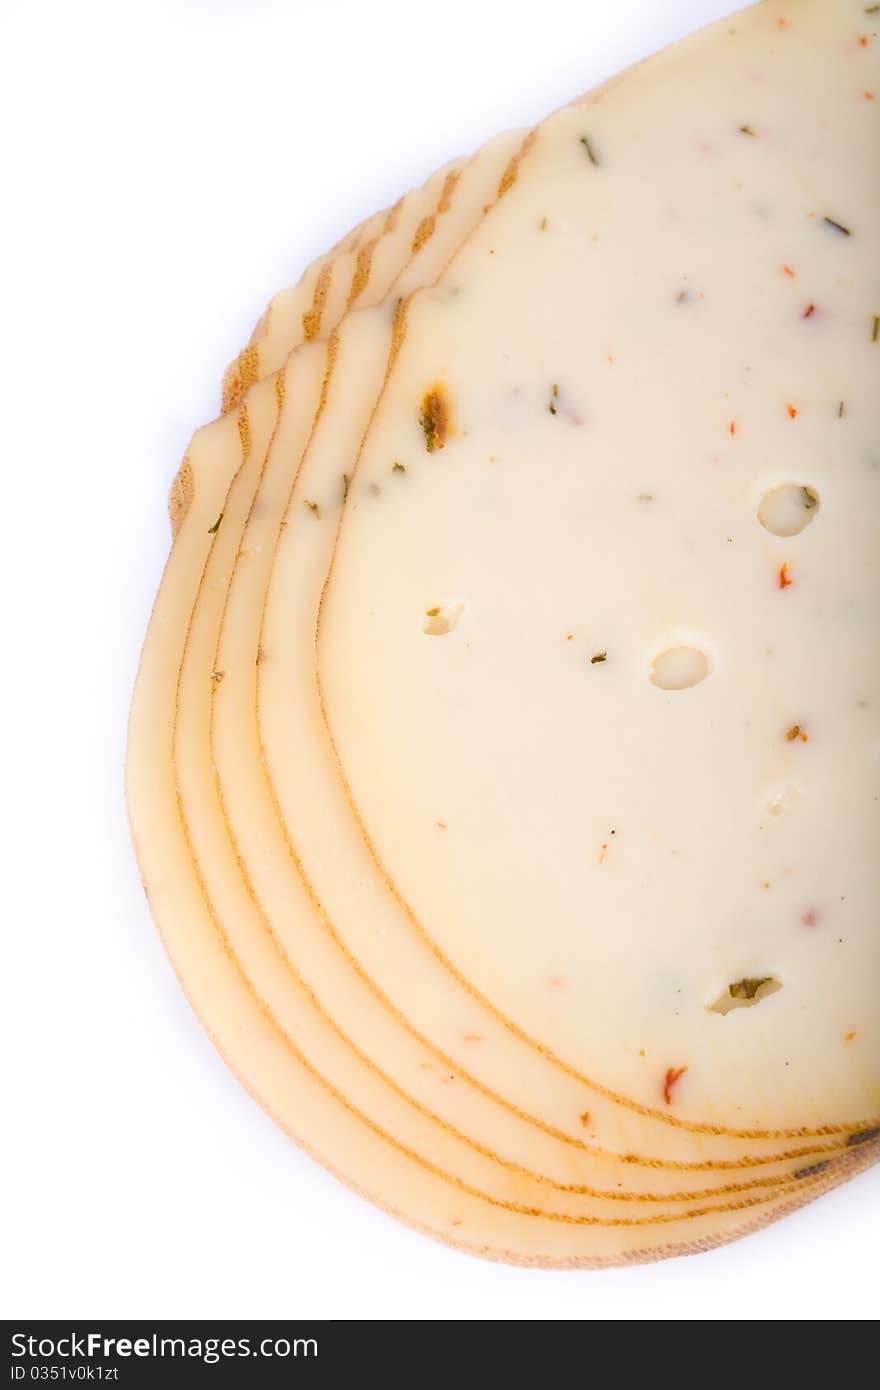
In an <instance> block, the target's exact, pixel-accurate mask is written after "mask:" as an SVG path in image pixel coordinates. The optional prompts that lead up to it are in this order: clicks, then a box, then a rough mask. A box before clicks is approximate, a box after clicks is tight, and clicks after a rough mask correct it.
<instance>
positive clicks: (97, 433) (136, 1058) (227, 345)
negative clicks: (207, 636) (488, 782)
mask: <svg viewBox="0 0 880 1390" xmlns="http://www.w3.org/2000/svg"><path fill="white" fill-rule="evenodd" d="M732 3H733V0H702V2H700V0H663V3H659V0H658V3H650V0H649V3H646V0H613V3H611V0H571V2H570V3H565V0H535V3H532V4H528V5H526V4H520V5H517V4H513V3H510V0H497V3H496V0H485V3H481V0H443V3H442V4H437V5H434V4H420V3H418V0H370V2H369V3H365V2H364V0H353V2H349V0H286V2H285V0H276V3H272V0H225V3H224V2H222V0H176V3H171V0H167V3H162V2H161V0H156V3H148V0H144V3H140V4H135V3H113V4H107V5H102V4H101V3H98V2H97V0H79V3H76V4H73V3H69V2H65V0H57V3H51V0H44V2H43V3H40V0H21V3H15V0H0V131H2V137H0V138H2V142H3V154H2V166H0V167H2V171H3V175H2V185H0V187H2V194H3V197H4V203H5V211H4V212H3V215H2V220H0V281H2V284H0V289H2V296H0V313H2V331H0V353H2V360H0V392H2V414H0V427H2V469H3V473H2V478H3V493H2V499H3V510H4V516H5V525H4V532H5V534H4V540H3V544H2V547H0V555H2V565H3V570H4V575H3V588H2V593H3V603H4V615H3V623H2V636H3V644H4V666H5V677H4V681H3V685H2V687H0V688H2V692H3V698H4V701H5V702H6V709H5V714H4V720H3V726H2V727H3V730H4V745H3V762H2V780H3V793H4V797H3V799H4V802H5V804H6V806H7V810H8V811H9V813H10V815H9V823H8V824H7V830H6V838H5V841H4V848H5V854H4V863H3V877H2V898H0V915H2V929H3V936H4V953H3V971H2V976H3V987H4V992H5V993H6V995H7V998H6V1002H5V1004H4V1006H3V1009H2V1018H3V1025H4V1029H8V1036H7V1037H6V1040H5V1043H4V1052H3V1055H4V1061H5V1063H6V1064H7V1067H8V1068H9V1069H10V1070H11V1072H12V1075H11V1078H10V1082H11V1098H10V1100H9V1101H8V1103H7V1105H6V1107H5V1114H6V1115H7V1116H8V1121H9V1122H8V1126H7V1129H6V1139H5V1142H4V1146H3V1158H4V1167H5V1168H6V1170H7V1171H6V1174H5V1178H4V1182H3V1188H2V1191H3V1196H4V1199H5V1200H6V1201H7V1202H8V1204H9V1207H10V1211H9V1214H8V1216H7V1218H6V1219H5V1222H4V1226H5V1235H4V1245H5V1247H6V1248H5V1253H6V1259H5V1261H4V1264H5V1266H6V1268H5V1271H4V1275H3V1278H4V1280H8V1287H7V1288H6V1289H5V1291H4V1293H3V1305H2V1309H0V1311H2V1313H3V1314H4V1315H6V1316H13V1315H15V1316H43V1317H49V1316H56V1317H64V1316H69V1317H74V1316H76V1317H83V1316H86V1315H88V1316H91V1317H95V1316H99V1317H108V1318H109V1317H120V1316H136V1315H137V1316H143V1317H151V1316H156V1317H158V1316H177V1317H183V1316H196V1317H199V1316H209V1317H235V1316H238V1317H257V1316H261V1315H264V1316H285V1315H288V1316H307V1315H309V1316H321V1317H337V1318H345V1317H349V1318H366V1319H385V1318H396V1317H402V1318H414V1317H428V1318H436V1319H453V1318H490V1319H513V1318H515V1319H523V1318H534V1319H551V1318H585V1319H593V1318H601V1319H604V1318H610V1319H629V1318H650V1319H664V1320H666V1319H670V1318H674V1319H679V1318H687V1319H692V1318H694V1319H702V1318H713V1319H714V1318H723V1319H734V1318H745V1317H748V1318H772V1319H803V1318H833V1319H839V1318H866V1317H873V1316H875V1315H876V1313H877V1311H878V1298H877V1294H876V1273H875V1271H876V1264H875V1259H876V1237H877V1230H878V1225H880V1168H875V1169H874V1170H873V1171H872V1172H871V1173H869V1174H866V1175H865V1176H863V1177H860V1178H859V1179H857V1180H856V1181H855V1182H853V1183H851V1184H850V1185H849V1186H848V1187H846V1188H844V1189H843V1190H841V1191H839V1192H836V1193H833V1194H831V1195H830V1196H828V1197H825V1198H823V1200H822V1201H821V1202H820V1203H819V1204H817V1205H816V1206H814V1207H812V1208H809V1209H808V1210H806V1211H804V1212H802V1213H800V1214H798V1215H796V1216H794V1217H792V1218H789V1219H788V1220H787V1221H785V1222H784V1223H782V1224H781V1225H777V1226H774V1227H772V1228H771V1229H769V1230H768V1231H766V1232H764V1233H762V1234H760V1235H757V1236H753V1237H751V1238H750V1239H749V1240H747V1241H743V1242H740V1243H739V1244H737V1245H735V1246H732V1247H729V1248H726V1249H723V1250H720V1251H717V1252H715V1253H713V1254H710V1255H704V1256H701V1257H699V1258H698V1259H687V1260H677V1261H674V1262H671V1263H667V1264H664V1265H653V1266H648V1267H646V1268H643V1269H634V1270H622V1271H609V1272H607V1273H600V1274H597V1273H544V1272H537V1271H528V1270H518V1269H512V1268H503V1267H500V1266H494V1265H489V1264H484V1263H481V1262H479V1261H477V1260H475V1259H471V1258H468V1257H467V1256H464V1255H459V1254H456V1253H453V1252H451V1251H448V1250H446V1249H443V1248H441V1247H439V1246H436V1245H434V1244H432V1243H430V1242H429V1241H427V1240H425V1239H424V1238H422V1237H420V1236H417V1235H415V1234H412V1233H411V1232H410V1231H408V1230H406V1229H404V1228H403V1227H401V1226H399V1225H397V1224H395V1223H394V1222H393V1221H391V1220H390V1219H388V1218H386V1217H385V1216H383V1215H381V1214H380V1213H379V1212H377V1211H374V1210H373V1209H372V1208H370V1207H368V1206H367V1205H366V1204H364V1203H363V1202H361V1201H360V1200H359V1199H357V1198H356V1197H354V1196H352V1195H351V1194H350V1193H348V1192H347V1191H346V1190H344V1189H343V1188H342V1187H340V1186H338V1185H337V1184H336V1183H335V1182H334V1181H333V1180H332V1179H331V1178H330V1177H328V1176H327V1175H325V1174H324V1172H323V1171H322V1170H321V1169H319V1168H318V1167H317V1166H316V1165H315V1164H314V1163H313V1162H311V1161H310V1160H309V1159H307V1158H305V1157H304V1156H303V1155H301V1154H300V1153H299V1152H298V1151H297V1150H296V1149H294V1148H293V1147H292V1146H291V1145H290V1144H289V1143H288V1142H287V1141H286V1140H285V1139H284V1138H283V1137H282V1136H281V1134H280V1133H278V1132H277V1131H276V1130H275V1129H274V1127H273V1126H272V1124H271V1123H270V1122H269V1121H268V1120H267V1119H266V1118H265V1117H264V1116H263V1115H262V1113H261V1112H260V1111H259V1110H258V1109H257V1108H256V1107H255V1106H254V1105H253V1104H252V1103H251V1102H250V1101H249V1100H248V1099H247V1097H246V1096H245V1095H244V1094H243V1093H242V1092H241V1091H240V1090H239V1089H238V1087H237V1085H236V1083H235V1082H234V1081H233V1080H232V1078H231V1076H229V1075H228V1073H227V1072H226V1070H225V1068H224V1066H223V1065H222V1064H221V1062H220V1060H219V1058H218V1057H217V1056H216V1055H215V1053H214V1051H213V1049H212V1048H211V1045H210V1044H209V1043H208V1041H207V1039H206V1038H205V1037H204V1036H203V1034H202V1032H201V1029H200V1028H199V1026H198V1025H197V1023H196V1022H195V1019H194V1018H193V1017H192V1015H191V1014H190V1012H189V1009H188V1007H187V1005H186V1004H185V1002H184V1000H183V997H182V995H181V992H180V989H179V988H178V986H177V984H176V982H175V980H174V978H173V976H172V973H171V970H170V968H169V966H168V965H167V963H166V961H165V958H164V956H163V953H162V951H161V949H160V946H159V943H158V939H157V937H156V934H155V932H154V929H153V927H152V924H151V922H150V919H149V916H148V913H147V908H146V904H145V901H144V896H143V892H142V890H141V888H140V884H139V881H138V877H137V873H136V871H135V865H134V860H133V856H132V852H131V849H130V846H129V841H128V834H127V826H126V820H125V811H124V805H123V799H122V769H123V756H124V739H125V721H126V715H127V706H128V700H129V695H130V691H131V685H132V681H133V679H134V673H135V668H136V662H137V657H138V650H139V646H140V642H141V639H142V636H143V633H144V629H145V627H146V623H147V618H148V615H149V610H150V605H151V602H152V598H153V595H154V592H155V589H156V586H157V584H158V580H159V576H160V572H161V568H162V564H163V561H164V558H165V554H166V551H167V546H168V539H169V533H168V525H167V519H166V515H165V492H166V487H167V484H168V482H169V480H170V478H171V476H172V474H173V472H174V470H175V468H176V465H177V463H178V461H179V459H180V457H181V455H182V453H183V451H184V448H185V445H186V443H187V439H188V436H189V435H190V433H191V432H192V430H193V429H194V428H195V427H196V426H197V425H199V424H200V423H202V422H203V421H205V420H207V419H209V418H210V417H211V416H212V415H213V414H215V413H216V410H217V404H218V383H219V380H220V375H221V371H222V369H223V367H224V365H225V364H226V362H227V361H228V360H229V359H230V358H231V357H232V356H233V355H234V353H235V352H236V351H237V349H238V348H239V347H240V346H241V345H242V344H243V342H244V341H245V340H246V338H247V336H248V334H249V332H250V329H251V327H252V325H253V322H254V320H255V319H256V317H257V316H258V314H259V312H260V311H261V309H262V307H263V305H264V303H265V301H266V300H267V299H268V298H269V296H270V295H271V294H272V293H273V292H274V291H275V290H276V289H278V288H280V287H281V286H282V285H285V284H288V283H291V282H292V281H293V280H295V279H296V278H297V277H298V275H299V273H300V271H301V269H302V268H303V267H304V266H305V264H306V263H307V262H308V261H309V260H310V259H311V258H312V257H313V256H315V255H316V254H318V253H320V252H321V251H322V250H324V249H325V248H326V247H328V246H329V245H330V244H331V243H332V242H333V241H335V240H336V239H337V238H338V237H339V236H340V235H341V234H342V233H343V232H344V231H346V230H347V229H348V228H349V227H350V226H351V225H353V224H354V223H355V222H357V221H358V220H359V219H361V218H362V217H364V216H366V215H367V214H368V213H369V212H371V211H373V210H374V209H375V208H378V207H379V206H383V205H385V204H388V203H390V202H392V201H393V200H394V199H395V198H396V196H397V195H398V194H399V193H400V192H402V191H403V190H404V189H406V188H407V187H409V186H410V185H412V184H414V183H417V182H421V181H422V180H423V179H424V178H425V177H426V176H427V175H428V174H429V173H430V172H431V171H432V170H433V169H434V168H435V167H436V166H438V165H440V164H442V163H444V162H445V161H446V160H448V159H450V158H451V157H453V156H454V155H457V154H459V153H460V152H462V151H467V150H470V149H472V148H474V147H476V146H477V145H479V144H480V143H481V142H482V141H483V140H484V139H486V138H487V137H489V136H491V135H493V134H494V133H495V132H496V131H497V130H500V129H503V128H504V127H507V126H514V125H516V126H523V125H527V124H529V123H531V122H533V121H535V120H537V119H539V118H540V117H541V116H542V115H544V114H545V113H546V112H547V111H548V110H549V109H551V108H552V107H554V106H557V105H559V104H561V103H562V102H563V101H565V100H567V99H569V98H571V97H573V96H574V95H575V94H576V93H578V92H579V91H581V90H583V89H585V88H587V87H589V86H591V85H593V84H594V83H595V82H597V81H598V80H600V79H602V78H604V77H606V76H608V75H609V74H611V73H612V72H613V71H615V70H616V69H618V68H620V67H621V66H623V65H625V64H627V63H629V62H632V61H633V60H635V59H636V58H639V57H641V56H643V55H644V54H646V53H648V52H650V51H651V50H652V49H654V48H657V47H659V46H660V45H661V44H663V43H665V42H667V41H669V40H671V39H673V38H675V37H677V36H679V35H682V34H684V33H686V32H688V30H690V29H692V28H694V27H696V26H697V25H698V24H699V23H702V22H703V21H705V20H709V19H712V18H716V17H718V16H720V15H722V14H724V13H725V12H726V11H727V10H729V9H730V8H731V6H732Z"/></svg>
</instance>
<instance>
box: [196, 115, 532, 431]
mask: <svg viewBox="0 0 880 1390" xmlns="http://www.w3.org/2000/svg"><path fill="white" fill-rule="evenodd" d="M515 141H516V136H515V134H511V135H505V136H502V137H501V140H500V144H502V145H505V146H509V147H513V146H514V144H515ZM462 167H463V161H462V160H456V161H453V162H452V163H451V164H448V165H446V166H445V167H444V168H443V169H439V170H438V171H437V173H436V174H433V175H432V177H431V178H430V179H429V180H428V181H427V183H426V184H425V185H424V186H423V187H422V188H417V189H414V190H413V191H412V192H411V193H408V194H407V195H406V196H405V197H404V198H401V199H400V200H399V201H398V202H397V203H395V204H394V206H393V207H391V208H389V209H388V210H387V211H386V212H384V213H378V214H377V215H376V216H375V217H374V218H370V219H368V220H367V221H366V222H365V223H363V224H362V226H361V227H359V228H356V229H355V232H354V233H352V234H351V235H350V236H349V237H346V238H345V239H344V240H343V241H342V242H341V243H340V245H339V247H337V248H334V250H333V251H332V252H331V253H330V254H329V255H328V256H324V257H321V258H319V259H318V260H317V261H315V262H313V264H312V265H311V266H309V268H308V270H307V271H306V273H305V274H304V275H303V276H302V278H301V279H300V281H299V282H298V284H296V285H294V286H293V287H292V288H290V289H287V290H282V291H281V293H280V294H277V295H276V296H275V298H274V299H273V300H272V301H271V303H270V304H269V305H268V306H267V308H266V309H265V311H264V313H263V314H262V316H261V318H260V320H259V322H258V324H257V326H256V328H255V329H254V332H253V334H252V335H251V341H250V343H249V344H248V346H247V347H246V348H243V349H242V351H241V352H240V353H239V354H238V356H237V357H236V359H235V361H234V362H232V363H231V364H230V366H229V367H228V368H227V369H226V373H225V375H224V378H223V397H222V408H223V412H224V414H225V413H226V412H227V411H229V410H232V409H233V408H234V407H235V406H236V405H238V403H239V402H240V401H241V399H242V397H243V396H244V393H245V392H246V390H247V389H248V387H249V386H251V385H252V384H253V383H254V382H255V381H261V380H263V379H264V378H265V377H267V376H270V375H271V374H272V373H273V372H275V371H278V370H280V369H281V368H282V367H283V365H284V362H285V359H286V358H287V356H288V354H289V353H290V352H292V351H293V349H294V348H295V347H297V346H299V344H300V343H302V342H309V341H311V340H313V339H316V338H321V337H326V336H327V334H328V333H329V332H331V331H332V329H333V327H334V326H335V325H336V324H337V323H338V322H339V320H340V318H341V317H342V315H343V314H344V313H345V312H346V311H347V310H349V309H351V308H352V307H353V306H354V304H355V303H357V302H358V300H359V299H360V297H361V295H362V294H363V292H364V290H365V288H366V286H367V285H369V286H370V291H371V296H372V298H373V301H374V302H375V301H376V300H377V299H379V298H382V297H383V296H384V295H385V294H387V293H389V291H390V289H391V286H392V285H393V283H394V281H395V279H396V278H397V276H398V274H399V273H400V270H401V268H402V266H404V265H405V264H406V263H407V261H408V260H409V259H410V258H411V257H412V256H414V255H417V254H418V252H419V250H420V249H421V247H422V246H423V245H425V244H426V243H427V242H428V241H429V240H430V239H431V237H432V236H433V235H434V232H435V230H436V227H437V220H438V218H442V217H444V216H445V215H446V214H447V213H448V212H449V210H450V208H451V206H452V202H453V197H454V195H455V190H456V187H457V184H458V180H459V177H460V174H461V170H462ZM458 216H459V218H460V217H461V213H460V212H459V213H458Z"/></svg>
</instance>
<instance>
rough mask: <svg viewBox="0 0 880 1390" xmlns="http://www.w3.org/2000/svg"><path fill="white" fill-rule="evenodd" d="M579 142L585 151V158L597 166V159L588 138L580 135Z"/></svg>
mask: <svg viewBox="0 0 880 1390" xmlns="http://www.w3.org/2000/svg"><path fill="white" fill-rule="evenodd" d="M581 144H582V145H583V147H584V149H585V150H586V152H587V158H588V159H589V161H590V163H591V164H595V165H596V167H597V168H598V166H599V161H598V159H597V158H596V151H595V150H594V149H593V146H592V145H591V144H590V141H589V138H588V137H587V136H586V135H582V136H581Z"/></svg>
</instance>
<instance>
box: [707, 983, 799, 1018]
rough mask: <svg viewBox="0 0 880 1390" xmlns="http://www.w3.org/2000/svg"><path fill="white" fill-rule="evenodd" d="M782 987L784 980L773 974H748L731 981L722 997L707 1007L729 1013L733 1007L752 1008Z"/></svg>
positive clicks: (716, 1012)
mask: <svg viewBox="0 0 880 1390" xmlns="http://www.w3.org/2000/svg"><path fill="white" fill-rule="evenodd" d="M781 989H782V981H781V980H777V979H774V977H773V976H772V975H746V976H744V977H743V978H742V979H740V980H733V981H731V983H730V984H729V985H728V986H727V988H726V989H725V991H724V993H723V994H722V995H721V997H720V998H719V999H716V1000H715V1003H714V1004H709V1005H707V1007H708V1009H709V1012H710V1013H713V1014H729V1013H730V1012H731V1010H733V1009H750V1008H752V1006H753V1005H755V1004H760V1002H761V1000H762V999H766V998H767V997H768V996H769V995H771V994H777V993H778V992H779V990H781Z"/></svg>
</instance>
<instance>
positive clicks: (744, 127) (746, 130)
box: [739, 125, 755, 135]
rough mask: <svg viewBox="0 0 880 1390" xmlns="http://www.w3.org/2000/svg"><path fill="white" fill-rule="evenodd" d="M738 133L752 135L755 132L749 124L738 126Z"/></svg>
mask: <svg viewBox="0 0 880 1390" xmlns="http://www.w3.org/2000/svg"><path fill="white" fill-rule="evenodd" d="M739 133H740V135H754V133H755V132H754V131H753V130H752V127H751V126H750V125H741V126H740V128H739Z"/></svg>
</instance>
